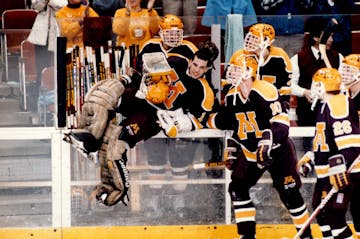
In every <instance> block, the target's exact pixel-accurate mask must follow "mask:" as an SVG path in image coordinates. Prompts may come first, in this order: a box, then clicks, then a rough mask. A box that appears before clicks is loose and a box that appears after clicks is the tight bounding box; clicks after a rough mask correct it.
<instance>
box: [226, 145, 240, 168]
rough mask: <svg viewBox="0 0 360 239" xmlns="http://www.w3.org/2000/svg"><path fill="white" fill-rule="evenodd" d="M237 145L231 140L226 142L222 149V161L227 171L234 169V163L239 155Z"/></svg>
mask: <svg viewBox="0 0 360 239" xmlns="http://www.w3.org/2000/svg"><path fill="white" fill-rule="evenodd" d="M238 150H239V145H238V144H237V143H236V142H235V141H234V140H233V139H232V138H228V139H227V140H226V147H225V149H224V161H225V162H226V165H225V166H226V168H227V169H229V170H233V169H234V163H235V160H236V159H237V157H238V155H239V151H238Z"/></svg>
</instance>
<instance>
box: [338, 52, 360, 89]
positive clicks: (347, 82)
mask: <svg viewBox="0 0 360 239" xmlns="http://www.w3.org/2000/svg"><path fill="white" fill-rule="evenodd" d="M340 73H341V76H342V84H343V85H344V86H345V87H346V88H348V87H350V86H352V85H353V84H354V83H356V82H358V81H359V80H360V54H350V55H348V56H346V57H345V58H344V60H343V64H342V65H341V67H340Z"/></svg>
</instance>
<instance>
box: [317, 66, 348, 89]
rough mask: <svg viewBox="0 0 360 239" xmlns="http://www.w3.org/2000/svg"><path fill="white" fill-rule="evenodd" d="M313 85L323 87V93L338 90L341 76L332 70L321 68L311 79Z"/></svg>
mask: <svg viewBox="0 0 360 239" xmlns="http://www.w3.org/2000/svg"><path fill="white" fill-rule="evenodd" d="M312 80H313V85H314V86H315V87H316V86H320V85H322V87H324V90H325V92H331V91H338V90H340V84H341V75H340V73H339V72H338V71H337V70H336V69H334V68H321V69H319V70H317V71H316V72H315V74H314V75H313V77H312Z"/></svg>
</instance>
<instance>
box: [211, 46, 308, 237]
mask: <svg viewBox="0 0 360 239" xmlns="http://www.w3.org/2000/svg"><path fill="white" fill-rule="evenodd" d="M257 68H258V63H257V60H256V59H255V58H254V56H252V55H246V54H239V53H236V55H234V57H232V61H231V64H230V66H229V72H230V73H231V74H229V75H228V76H227V79H226V81H227V84H231V85H232V87H231V88H230V90H229V91H228V93H227V95H226V96H225V104H224V105H223V106H222V107H221V108H220V110H219V111H218V112H216V113H213V114H211V115H210V117H209V119H208V121H207V126H208V127H210V128H218V129H223V130H233V132H234V133H233V135H232V137H231V138H229V139H227V142H226V144H227V145H226V147H225V159H226V160H228V161H227V162H228V163H227V168H228V169H230V170H232V174H231V182H230V185H229V194H230V197H231V199H232V203H233V208H234V215H235V221H236V224H237V231H238V234H240V235H242V237H241V238H243V239H249V238H250V239H254V238H255V234H256V233H255V228H256V220H255V216H256V209H255V205H254V204H253V202H252V200H251V198H250V195H249V190H250V188H251V187H252V186H254V185H255V184H256V183H257V181H258V180H259V179H260V177H261V176H262V175H263V173H264V172H265V171H266V170H267V171H268V172H269V173H270V175H271V178H272V179H273V185H274V187H275V189H276V190H277V192H278V193H279V196H280V199H281V201H282V202H283V204H284V205H285V207H286V208H287V209H288V211H289V213H290V216H291V218H292V220H293V222H294V224H295V226H296V228H297V229H299V228H301V226H302V223H304V222H305V221H306V219H307V218H308V211H307V208H306V205H305V203H304V200H303V198H302V196H301V193H300V191H299V188H300V186H301V181H300V177H299V175H298V173H297V171H296V161H297V158H296V153H295V147H294V144H293V142H292V141H291V139H290V138H289V137H288V135H289V125H290V123H289V117H288V115H287V113H286V109H285V106H284V105H283V104H282V102H281V99H280V98H279V94H278V91H277V89H276V87H275V86H274V85H272V84H270V83H269V82H267V81H264V80H259V79H258V78H257V73H256V72H257ZM302 238H312V236H311V232H310V229H307V230H306V231H305V233H304V234H303V237H302Z"/></svg>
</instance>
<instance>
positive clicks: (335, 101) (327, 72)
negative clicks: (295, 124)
mask: <svg viewBox="0 0 360 239" xmlns="http://www.w3.org/2000/svg"><path fill="white" fill-rule="evenodd" d="M340 84H341V75H340V73H339V72H338V71H337V70H336V69H333V68H321V69H319V70H318V71H317V72H316V73H315V74H314V76H313V83H312V86H311V90H312V92H314V94H316V95H315V97H314V99H318V100H319V101H320V102H321V105H320V106H319V107H317V108H316V113H317V115H316V127H315V129H316V130H315V136H314V139H313V151H314V164H315V171H316V175H317V182H316V185H315V190H314V194H313V207H314V208H316V207H317V206H318V205H319V204H320V203H321V200H322V199H323V197H325V196H326V195H327V194H328V193H329V191H330V189H331V188H332V187H334V188H335V189H336V190H337V193H336V194H335V195H334V196H332V198H331V199H330V201H328V203H327V204H326V205H325V206H324V208H322V210H321V211H320V213H319V214H318V215H317V222H318V224H319V225H320V228H321V231H322V232H323V237H324V238H353V237H352V231H351V229H350V228H349V226H348V225H347V223H346V218H345V214H346V211H347V207H348V204H349V202H350V203H351V202H354V201H352V200H353V199H354V198H353V196H354V195H355V194H352V193H356V194H358V193H357V192H355V191H354V189H355V187H357V188H358V185H359V180H360V174H359V170H358V168H359V165H358V166H357V167H355V170H353V171H351V173H348V172H347V169H348V168H349V167H350V165H351V164H352V163H353V162H354V160H355V159H356V158H357V157H358V155H359V153H360V146H359V145H360V144H359V143H360V129H359V117H358V114H357V110H356V107H355V105H354V103H353V101H352V100H351V99H350V98H349V97H347V96H346V95H344V94H341V93H340ZM310 158H311V157H310ZM308 162H310V161H308ZM305 165H306V162H305V160H304V161H300V162H299V166H300V167H303V166H305ZM308 168H310V167H308ZM356 204H357V201H356V203H355V204H354V203H351V205H352V206H353V208H352V209H351V210H352V212H354V211H353V210H354V209H355V207H356ZM358 212H359V210H357V211H356V212H355V213H353V217H354V225H355V221H356V220H357V222H356V224H357V226H358V225H359V224H358V219H359V218H358V215H359V214H358ZM322 227H330V228H329V229H330V230H324V229H323V228H322ZM325 229H326V228H325Z"/></svg>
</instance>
